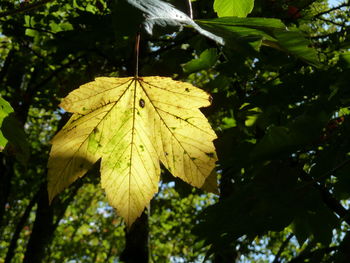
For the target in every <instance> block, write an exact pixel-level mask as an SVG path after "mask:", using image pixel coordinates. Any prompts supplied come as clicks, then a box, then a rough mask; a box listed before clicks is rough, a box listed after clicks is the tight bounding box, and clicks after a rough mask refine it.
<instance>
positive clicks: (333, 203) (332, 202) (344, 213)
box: [300, 169, 350, 225]
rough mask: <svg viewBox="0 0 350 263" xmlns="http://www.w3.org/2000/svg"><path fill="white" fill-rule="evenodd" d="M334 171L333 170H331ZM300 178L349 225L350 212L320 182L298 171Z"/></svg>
mask: <svg viewBox="0 0 350 263" xmlns="http://www.w3.org/2000/svg"><path fill="white" fill-rule="evenodd" d="M333 170H334V169H333ZM300 178H301V179H302V180H304V181H305V182H309V183H310V184H312V185H313V186H314V187H315V188H316V189H317V190H318V191H319V192H320V194H321V196H322V199H323V202H324V203H325V205H326V206H327V207H328V208H329V209H330V210H332V211H333V212H334V213H336V214H337V215H338V216H339V217H340V218H341V219H342V220H344V221H345V222H346V223H347V224H348V225H350V211H349V210H347V209H346V208H345V207H344V206H343V205H342V204H341V203H340V202H339V201H338V200H337V199H336V198H335V197H334V196H333V195H332V194H331V193H330V192H329V191H328V189H327V188H326V187H325V186H323V185H322V184H321V183H320V182H317V181H316V180H315V179H314V178H313V177H311V176H310V175H309V174H307V173H306V172H305V171H304V170H302V169H301V170H300Z"/></svg>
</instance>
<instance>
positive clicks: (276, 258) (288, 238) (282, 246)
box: [272, 233, 294, 263]
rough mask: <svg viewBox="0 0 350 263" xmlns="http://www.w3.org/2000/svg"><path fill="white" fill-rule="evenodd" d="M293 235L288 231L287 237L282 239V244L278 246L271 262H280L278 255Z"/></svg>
mask: <svg viewBox="0 0 350 263" xmlns="http://www.w3.org/2000/svg"><path fill="white" fill-rule="evenodd" d="M293 236H294V234H293V233H290V234H289V235H288V236H287V238H286V239H285V240H284V241H283V243H282V245H281V246H280V248H279V250H278V251H277V254H276V256H275V258H274V260H273V261H272V263H279V262H280V260H279V259H280V256H281V254H282V252H283V250H284V249H285V248H286V246H287V245H288V243H289V241H290V240H291V239H292V237H293Z"/></svg>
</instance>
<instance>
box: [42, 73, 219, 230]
mask: <svg viewBox="0 0 350 263" xmlns="http://www.w3.org/2000/svg"><path fill="white" fill-rule="evenodd" d="M209 105H210V96H209V95H208V94H207V93H206V92H204V91H202V90H200V89H198V88H196V87H194V86H192V85H191V84H189V83H184V82H179V81H174V80H172V79H170V78H166V77H143V78H134V77H132V78H107V77H101V78H97V79H95V81H93V82H90V83H87V84H84V85H82V86H81V87H80V88H78V89H76V90H74V91H72V92H71V93H70V94H69V95H68V96H67V97H66V98H65V99H63V101H62V103H61V105H60V106H61V107H62V108H64V109H65V110H66V111H69V112H72V113H73V116H72V117H71V119H70V120H69V122H68V123H67V124H66V125H65V126H64V127H63V129H62V130H61V131H60V132H59V133H58V134H57V135H56V136H55V137H54V138H53V140H52V149H51V153H50V158H49V162H48V169H49V172H48V190H49V198H50V200H52V199H53V198H54V197H55V196H56V195H57V194H58V193H59V192H60V191H62V190H63V189H64V188H65V187H67V186H68V185H69V184H71V183H72V182H74V181H75V180H76V179H78V178H79V177H81V176H83V175H84V174H85V173H86V172H87V171H88V170H89V169H90V168H91V166H92V165H93V164H94V163H95V162H97V161H98V160H99V159H101V168H100V172H101V184H102V187H103V188H104V189H105V191H106V194H107V197H108V200H109V202H110V204H111V205H112V206H113V207H115V208H116V210H117V212H118V214H119V215H121V216H122V217H123V218H124V219H125V221H126V223H127V225H129V226H130V225H131V224H132V223H133V222H134V221H135V219H136V218H137V217H139V216H140V214H141V213H142V211H143V210H144V208H145V207H146V206H147V205H148V203H149V202H150V200H151V199H152V197H153V195H154V194H155V193H156V192H157V190H158V183H159V177H160V162H161V163H162V164H163V165H164V166H165V167H166V168H167V169H168V170H169V172H170V173H172V174H173V175H174V176H176V177H179V178H181V179H182V180H184V181H185V182H187V183H189V184H191V185H193V186H195V187H199V188H201V187H203V188H207V189H209V190H210V191H214V192H215V188H216V184H215V183H214V181H215V178H216V176H215V178H214V176H213V175H212V176H211V177H212V179H210V182H211V183H210V185H211V186H210V187H209V188H208V186H207V184H208V183H207V182H208V180H207V178H208V177H209V175H210V174H212V171H213V169H214V167H215V162H216V160H217V158H216V153H215V148H214V145H213V140H214V139H215V138H216V135H215V133H214V131H213V130H212V128H211V127H210V125H209V123H208V121H207V119H206V118H205V116H204V115H203V114H202V113H201V111H200V110H199V108H201V107H207V106H209ZM206 181H207V182H206Z"/></svg>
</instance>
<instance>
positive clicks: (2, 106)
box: [0, 97, 13, 151]
mask: <svg viewBox="0 0 350 263" xmlns="http://www.w3.org/2000/svg"><path fill="white" fill-rule="evenodd" d="M11 112H13V109H12V107H11V105H10V104H9V103H8V102H7V101H6V100H4V99H3V98H1V97H0V151H2V150H3V149H4V148H5V146H6V144H7V141H8V140H7V139H6V138H5V137H4V135H3V133H2V130H3V127H2V125H3V121H4V119H5V118H6V117H8V116H9V114H10V113H11Z"/></svg>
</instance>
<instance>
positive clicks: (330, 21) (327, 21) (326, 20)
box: [315, 17, 345, 27]
mask: <svg viewBox="0 0 350 263" xmlns="http://www.w3.org/2000/svg"><path fill="white" fill-rule="evenodd" d="M315 18H316V19H319V20H322V21H324V22H326V23H330V24H333V25H335V26H340V27H344V26H345V24H340V23H337V22H334V21H332V20H329V19H326V18H323V17H315Z"/></svg>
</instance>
